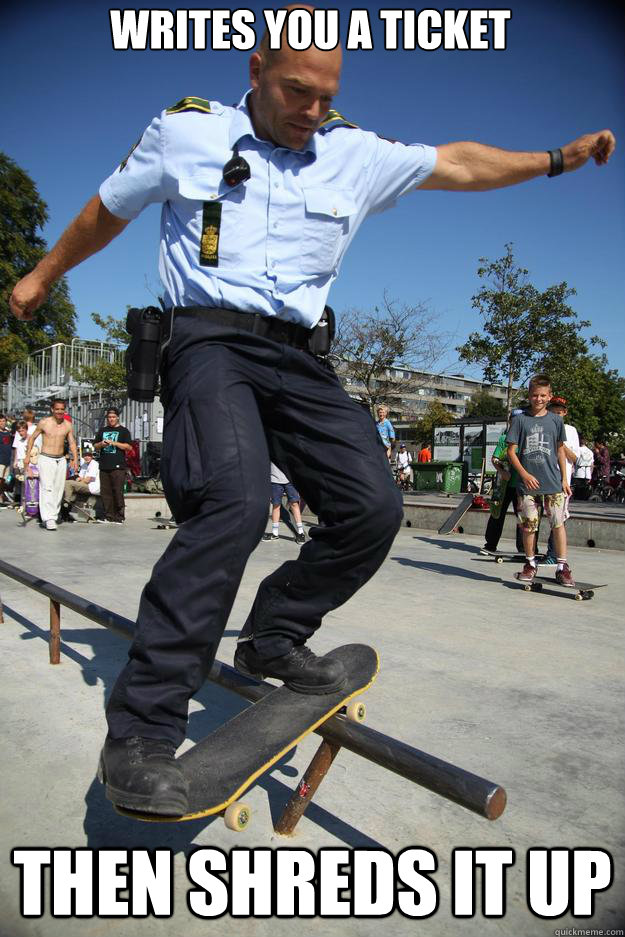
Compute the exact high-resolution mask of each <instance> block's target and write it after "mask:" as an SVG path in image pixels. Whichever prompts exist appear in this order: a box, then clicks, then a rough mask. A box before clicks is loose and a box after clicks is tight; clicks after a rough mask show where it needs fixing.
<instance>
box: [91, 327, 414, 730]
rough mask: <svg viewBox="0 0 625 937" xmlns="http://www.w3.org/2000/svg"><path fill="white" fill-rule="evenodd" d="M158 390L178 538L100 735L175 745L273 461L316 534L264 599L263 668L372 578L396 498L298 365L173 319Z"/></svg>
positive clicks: (259, 522) (248, 626)
mask: <svg viewBox="0 0 625 937" xmlns="http://www.w3.org/2000/svg"><path fill="white" fill-rule="evenodd" d="M163 384H164V392H163V402H164V405H165V418H164V428H163V448H162V457H161V477H162V480H163V486H164V489H165V495H166V497H167V501H168V504H169V506H170V507H171V509H172V511H173V513H174V516H175V517H176V519H177V520H178V521H179V522H181V526H180V527H179V528H178V530H177V532H176V535H175V536H174V537H173V539H172V540H171V542H170V544H169V546H168V548H167V549H166V551H165V553H164V554H163V556H162V557H161V558H160V560H159V561H158V562H157V563H156V565H155V566H154V569H153V571H152V576H151V578H150V581H149V582H148V583H147V585H146V586H145V588H144V590H143V594H142V596H141V603H140V607H139V614H138V618H137V625H136V631H135V638H134V641H133V643H132V645H131V648H130V654H129V661H128V664H127V665H126V667H125V668H124V670H123V671H122V673H121V674H120V676H119V678H118V680H117V682H116V684H115V686H114V688H113V692H112V694H111V697H110V699H109V703H108V706H107V719H108V724H109V734H110V735H111V736H112V737H113V738H124V737H128V736H133V735H141V736H146V737H149V738H161V739H163V738H164V739H169V740H170V741H172V742H174V744H176V745H178V744H180V742H181V741H182V740H183V738H184V736H185V732H186V723H187V710H188V702H189V699H190V697H191V696H192V695H193V694H194V693H195V692H196V691H197V690H198V689H199V688H200V686H201V685H202V683H203V682H204V680H205V679H206V676H207V674H208V671H209V670H210V667H211V665H212V662H213V660H214V658H215V655H216V651H217V647H218V645H219V641H220V639H221V636H222V634H223V632H224V629H225V627H226V622H227V620H228V616H229V614H230V610H231V608H232V604H233V602H234V599H235V596H236V593H237V589H238V587H239V583H240V581H241V577H242V575H243V572H244V569H245V564H246V563H247V560H248V557H249V555H250V553H251V552H252V551H253V550H254V548H255V547H256V545H257V544H258V542H259V540H260V538H261V536H262V534H263V532H264V529H265V524H266V520H267V511H268V504H269V461H270V459H271V460H272V461H274V462H275V463H276V464H277V465H279V466H280V468H281V469H282V470H283V471H284V472H285V473H286V475H287V476H288V477H289V479H290V480H291V481H292V482H293V484H294V485H295V487H296V488H297V490H298V491H299V492H300V494H301V496H302V497H303V498H304V500H305V501H306V502H307V504H309V505H310V507H311V509H312V510H313V511H314V513H315V514H317V516H318V517H319V519H320V520H321V521H322V522H323V526H319V527H315V528H313V529H312V530H311V538H310V540H309V541H308V542H307V543H306V544H305V545H304V546H303V547H302V549H301V551H300V553H299V556H298V558H297V559H295V560H290V561H288V562H286V563H284V564H283V565H282V566H280V567H279V568H278V569H277V570H276V571H275V572H273V573H271V575H269V576H268V577H267V578H266V579H265V580H264V581H263V582H262V583H261V585H260V587H259V589H258V593H257V596H256V599H255V601H254V604H253V607H252V610H251V612H250V615H249V617H248V619H247V621H246V622H245V625H244V627H243V634H244V635H246V636H250V635H253V638H254V645H255V647H256V648H257V650H258V652H259V653H260V654H261V655H263V656H266V657H276V656H279V655H282V654H285V653H288V651H289V650H290V649H291V648H292V647H293V645H296V644H302V643H304V642H305V641H306V640H307V639H308V638H310V636H311V635H312V634H314V632H315V631H316V630H317V628H318V627H319V626H320V624H321V621H322V619H323V616H324V615H325V614H326V613H327V612H329V611H331V610H332V609H335V608H337V607H338V606H339V605H342V604H343V603H344V602H346V601H347V600H348V599H349V598H350V597H351V596H352V595H353V594H354V592H356V590H357V589H358V588H359V587H360V586H362V585H363V583H365V582H366V581H367V580H368V579H369V578H370V577H371V576H372V575H373V573H375V571H376V570H377V569H378V567H379V566H380V565H381V563H382V561H383V560H384V558H385V556H386V554H387V552H388V550H389V548H390V546H391V543H392V541H393V538H394V536H395V534H396V532H397V530H398V528H399V526H400V523H401V517H402V498H401V494H400V492H399V490H398V488H397V487H396V486H395V484H394V482H393V479H392V475H391V471H390V468H389V465H388V461H387V459H386V454H385V450H384V447H383V446H382V445H381V443H380V440H379V437H378V433H377V430H376V428H375V424H374V422H373V420H372V419H371V417H370V415H369V414H368V413H367V412H366V411H365V410H364V409H363V408H362V407H361V406H360V405H359V404H357V403H355V402H354V401H353V400H351V399H350V398H349V397H348V395H347V394H346V393H345V391H344V390H343V388H342V387H341V385H340V382H339V380H338V378H337V377H336V375H335V373H334V371H333V370H332V368H331V367H330V366H329V365H328V364H327V363H324V362H323V361H322V360H319V359H317V358H315V357H313V356H312V355H311V354H309V353H308V352H307V351H302V350H299V349H295V348H292V347H290V346H288V345H284V344H280V343H278V342H274V341H271V340H269V339H267V338H262V337H259V336H256V335H253V334H252V333H250V332H245V331H242V330H239V329H235V328H232V327H224V326H220V325H216V324H214V323H211V322H210V320H208V319H198V318H187V317H180V318H178V319H175V320H174V330H173V334H172V339H171V343H170V346H169V349H168V352H167V362H166V367H165V373H164V382H163ZM364 637H365V638H366V637H367V636H366V635H364Z"/></svg>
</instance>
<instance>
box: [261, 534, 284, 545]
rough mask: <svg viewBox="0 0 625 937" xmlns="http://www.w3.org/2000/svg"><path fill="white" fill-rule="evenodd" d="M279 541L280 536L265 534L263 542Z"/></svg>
mask: <svg viewBox="0 0 625 937" xmlns="http://www.w3.org/2000/svg"><path fill="white" fill-rule="evenodd" d="M279 539H280V537H279V536H278V534H263V540H264V541H265V543H266V542H267V541H268V540H279Z"/></svg>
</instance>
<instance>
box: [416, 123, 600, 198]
mask: <svg viewBox="0 0 625 937" xmlns="http://www.w3.org/2000/svg"><path fill="white" fill-rule="evenodd" d="M615 145H616V141H615V139H614V134H613V133H612V131H610V130H601V131H600V132H599V133H588V134H585V135H584V136H583V137H579V138H578V139H577V140H573V142H572V143H567V144H566V146H563V147H561V148H560V149H561V152H562V171H563V172H573V171H574V170H575V169H580V168H581V167H582V166H584V165H585V164H586V163H587V162H588V160H589V159H590V158H591V157H592V158H593V159H594V161H595V163H596V164H597V166H602V165H603V164H604V163H607V161H608V160H609V158H610V156H611V155H612V153H613V152H614V147H615ZM550 170H551V158H550V156H549V152H548V151H543V152H537V153H515V152H512V151H511V150H500V149H497V147H494V146H485V145H484V144H482V143H471V142H464V143H446V144H444V145H443V146H438V147H437V148H436V166H435V167H434V171H433V172H432V174H431V175H430V176H428V178H427V179H426V180H425V182H424V183H423V184H422V185H421V186H420V188H421V189H446V190H449V191H459V192H480V191H484V190H485V189H500V188H503V187H504V186H507V185H516V184H517V183H519V182H526V181H527V180H528V179H534V178H536V177H537V176H546V175H547V174H548V173H549V172H550Z"/></svg>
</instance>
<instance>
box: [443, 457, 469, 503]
mask: <svg viewBox="0 0 625 937" xmlns="http://www.w3.org/2000/svg"><path fill="white" fill-rule="evenodd" d="M463 467H464V463H463V462H447V463H446V465H445V468H444V469H443V487H442V489H441V490H442V491H444V492H446V494H454V495H455V494H458V493H459V492H461V491H462V475H463Z"/></svg>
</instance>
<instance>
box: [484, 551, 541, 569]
mask: <svg viewBox="0 0 625 937" xmlns="http://www.w3.org/2000/svg"><path fill="white" fill-rule="evenodd" d="M480 556H490V557H492V558H493V559H494V561H495V563H524V562H525V554H524V553H515V552H508V551H506V550H480ZM544 558H545V556H544V554H540V553H539V554H537V555H536V559H537V560H538V565H539V566H542V565H548V564H543V563H541V562H540V560H544Z"/></svg>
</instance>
